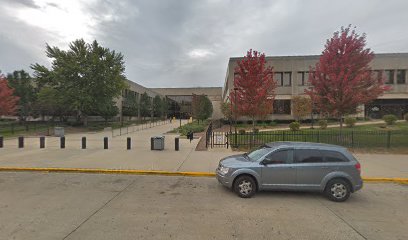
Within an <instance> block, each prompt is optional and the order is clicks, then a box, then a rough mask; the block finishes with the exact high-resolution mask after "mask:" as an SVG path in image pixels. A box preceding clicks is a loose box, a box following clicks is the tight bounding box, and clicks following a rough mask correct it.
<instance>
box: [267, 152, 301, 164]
mask: <svg viewBox="0 0 408 240" xmlns="http://www.w3.org/2000/svg"><path fill="white" fill-rule="evenodd" d="M280 152H288V153H287V155H286V162H266V164H271V165H276V164H293V163H294V151H293V148H286V149H278V150H276V151H273V152H271V153H269V154H268V155H266V157H265V158H264V159H266V158H270V156H273V155H275V154H277V153H280Z"/></svg>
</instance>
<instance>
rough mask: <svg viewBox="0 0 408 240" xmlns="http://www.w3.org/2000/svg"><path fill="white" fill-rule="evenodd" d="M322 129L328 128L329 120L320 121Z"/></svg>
mask: <svg viewBox="0 0 408 240" xmlns="http://www.w3.org/2000/svg"><path fill="white" fill-rule="evenodd" d="M318 124H319V126H320V129H326V128H327V120H324V119H321V120H319V122H318Z"/></svg>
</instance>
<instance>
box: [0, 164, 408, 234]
mask: <svg viewBox="0 0 408 240" xmlns="http://www.w3.org/2000/svg"><path fill="white" fill-rule="evenodd" d="M407 202H408V185H398V184H375V183H367V184H365V186H364V188H363V190H362V191H360V192H357V193H355V194H353V195H352V196H351V198H350V199H349V201H347V202H345V203H334V202H330V201H328V200H326V199H325V198H324V197H323V196H321V195H320V194H315V193H291V192H263V193H259V194H258V195H256V196H255V197H254V198H251V199H241V198H238V197H236V196H235V194H233V193H232V192H231V191H229V190H228V189H226V188H224V187H222V186H221V185H219V184H218V183H217V181H216V180H215V179H213V178H192V177H169V176H135V175H104V174H68V173H66V174H65V173H27V172H25V173H13V172H1V173H0V239H249V238H251V239H408V228H407V226H408V205H407Z"/></svg>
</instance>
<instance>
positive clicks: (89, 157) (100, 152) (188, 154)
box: [0, 121, 408, 178]
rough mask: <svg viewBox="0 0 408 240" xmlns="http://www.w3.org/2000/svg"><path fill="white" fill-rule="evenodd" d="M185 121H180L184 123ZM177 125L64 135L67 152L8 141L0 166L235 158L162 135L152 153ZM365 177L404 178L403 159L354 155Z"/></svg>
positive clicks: (174, 166)
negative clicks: (83, 142)
mask: <svg viewBox="0 0 408 240" xmlns="http://www.w3.org/2000/svg"><path fill="white" fill-rule="evenodd" d="M185 123H186V121H183V124H185ZM178 126H179V122H178V121H173V123H171V124H166V125H161V126H155V127H153V128H149V129H144V130H140V131H138V132H134V133H131V134H128V135H123V136H119V137H114V138H112V134H111V132H110V131H108V132H98V133H87V134H69V135H67V136H66V149H59V138H56V137H47V139H46V148H45V149H40V148H39V139H38V138H27V139H26V140H25V148H24V149H18V148H17V139H7V140H5V143H4V145H5V146H4V148H1V149H0V167H42V168H47V167H48V168H50V167H55V168H58V167H63V168H107V169H137V170H163V171H197V172H214V170H215V168H216V167H217V165H218V162H219V160H220V159H221V158H223V157H226V156H229V155H232V154H237V153H239V152H232V151H231V149H225V148H213V149H209V150H208V151H195V147H196V145H197V144H198V141H199V139H194V140H193V141H192V142H191V143H190V141H189V140H187V139H180V151H175V150H174V139H175V137H177V136H178V135H177V134H165V150H163V151H151V150H150V137H152V136H156V135H162V134H164V133H166V132H168V131H169V130H172V129H174V128H176V127H178ZM82 136H86V137H87V149H81V138H82ZM104 137H108V138H109V149H107V150H104V149H103V138H104ZM127 137H131V138H132V149H131V150H126V138H127ZM355 155H356V157H357V158H358V159H359V160H360V162H361V164H362V175H363V176H365V177H403V178H406V177H408V155H392V154H355Z"/></svg>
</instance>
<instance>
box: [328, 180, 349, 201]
mask: <svg viewBox="0 0 408 240" xmlns="http://www.w3.org/2000/svg"><path fill="white" fill-rule="evenodd" d="M330 192H331V194H332V196H333V197H335V198H337V199H341V198H344V197H345V196H346V194H347V188H346V186H344V184H341V183H335V184H333V185H332V186H331V188H330Z"/></svg>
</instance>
